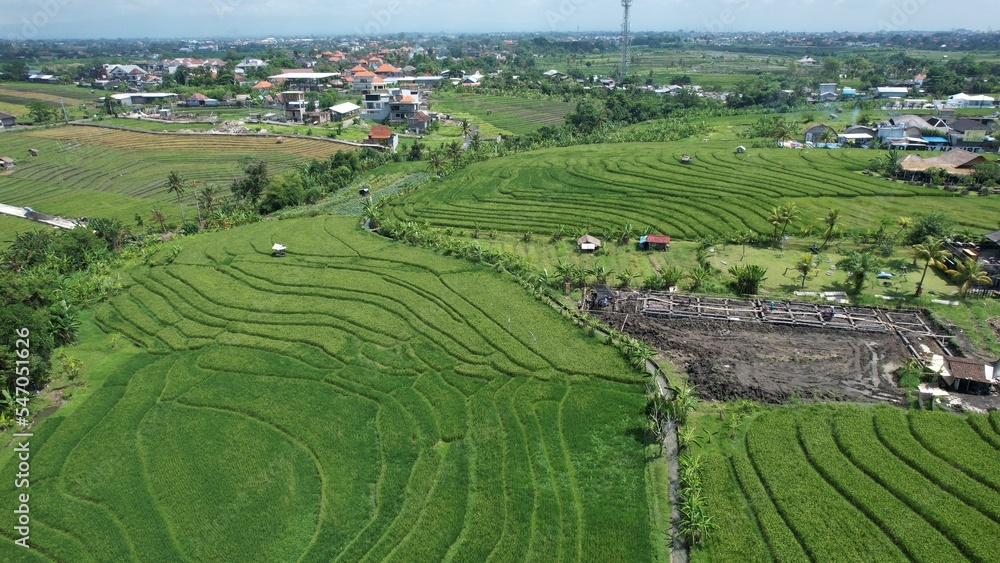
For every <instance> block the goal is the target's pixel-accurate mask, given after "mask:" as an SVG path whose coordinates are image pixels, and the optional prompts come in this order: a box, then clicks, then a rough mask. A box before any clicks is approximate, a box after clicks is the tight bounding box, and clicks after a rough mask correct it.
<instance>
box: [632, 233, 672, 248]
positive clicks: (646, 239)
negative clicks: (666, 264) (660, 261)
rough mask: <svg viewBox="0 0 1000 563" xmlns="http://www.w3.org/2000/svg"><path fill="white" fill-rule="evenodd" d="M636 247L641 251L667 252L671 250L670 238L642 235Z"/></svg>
mask: <svg viewBox="0 0 1000 563" xmlns="http://www.w3.org/2000/svg"><path fill="white" fill-rule="evenodd" d="M636 246H637V247H638V249H639V250H666V249H668V248H670V237H669V236H667V235H642V236H641V237H639V243H638V244H637V245H636Z"/></svg>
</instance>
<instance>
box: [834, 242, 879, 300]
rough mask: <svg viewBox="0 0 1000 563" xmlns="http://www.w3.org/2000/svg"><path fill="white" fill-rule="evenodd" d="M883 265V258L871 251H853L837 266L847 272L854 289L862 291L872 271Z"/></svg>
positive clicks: (855, 291)
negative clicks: (880, 258)
mask: <svg viewBox="0 0 1000 563" xmlns="http://www.w3.org/2000/svg"><path fill="white" fill-rule="evenodd" d="M880 266H881V260H879V259H878V257H877V256H875V255H874V254H872V253H871V252H856V251H855V252H852V253H850V254H848V255H847V256H846V257H845V258H844V259H843V260H841V261H840V262H837V267H838V268H840V269H841V270H844V271H845V272H847V279H848V280H850V281H851V283H852V284H853V286H852V291H853V293H855V294H858V293H861V288H862V287H863V286H864V284H865V278H867V277H868V276H869V275H870V274H871V273H872V272H874V271H875V270H877V269H878V268H879V267H880Z"/></svg>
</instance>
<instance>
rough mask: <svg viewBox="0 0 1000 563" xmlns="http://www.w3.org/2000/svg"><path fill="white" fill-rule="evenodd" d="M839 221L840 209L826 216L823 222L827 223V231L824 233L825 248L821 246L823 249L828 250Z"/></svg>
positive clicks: (833, 210)
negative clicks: (827, 246) (827, 247)
mask: <svg viewBox="0 0 1000 563" xmlns="http://www.w3.org/2000/svg"><path fill="white" fill-rule="evenodd" d="M838 219H840V210H839V209H831V210H830V211H829V212H828V213H827V214H826V219H823V222H824V223H826V230H825V231H823V246H820V248H821V249H822V248H826V245H828V244H830V239H832V238H833V233H834V232H835V230H834V229H835V228H836V226H837V220H838Z"/></svg>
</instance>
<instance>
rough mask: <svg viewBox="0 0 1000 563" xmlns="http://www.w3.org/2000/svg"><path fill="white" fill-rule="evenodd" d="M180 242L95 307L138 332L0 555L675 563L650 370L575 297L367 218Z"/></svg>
mask: <svg viewBox="0 0 1000 563" xmlns="http://www.w3.org/2000/svg"><path fill="white" fill-rule="evenodd" d="M275 242H280V243H282V244H285V245H287V246H288V255H287V256H286V257H284V258H274V257H272V256H271V251H270V249H271V245H272V244H274V243H275ZM175 244H177V245H178V246H180V247H182V250H180V251H179V253H178V254H177V255H176V257H175V259H174V260H172V261H171V260H170V259H169V257H168V254H169V252H168V250H167V249H164V250H163V251H161V252H160V253H159V254H157V255H156V256H154V257H153V258H152V264H151V265H150V266H143V267H141V268H139V269H137V270H134V271H131V272H127V275H128V276H129V281H128V288H127V290H126V291H125V292H124V293H123V294H121V295H119V296H117V297H115V298H113V299H112V300H111V301H110V302H108V303H105V304H102V305H100V306H99V307H98V308H97V309H96V311H95V318H96V322H97V324H98V326H99V327H100V328H101V329H102V330H103V331H104V332H106V333H109V334H116V333H117V334H121V335H124V336H125V338H126V339H127V340H128V341H130V342H131V343H133V344H134V345H135V346H137V347H138V348H137V349H135V350H132V351H129V352H128V353H127V354H123V355H122V356H120V358H121V359H120V360H119V361H111V359H113V358H116V357H118V356H115V355H110V356H109V360H108V361H106V362H105V363H104V364H101V366H100V367H99V370H103V371H104V372H106V373H102V374H97V375H96V376H95V380H96V381H103V384H101V385H100V386H99V387H98V388H97V389H95V390H94V391H93V392H92V393H91V394H90V396H89V397H88V398H87V399H86V401H85V402H83V403H81V404H79V405H77V406H76V407H75V408H74V409H73V410H72V411H69V413H68V414H66V415H64V414H62V413H63V411H57V412H56V413H55V414H53V415H52V416H50V417H48V418H47V419H45V420H44V422H42V423H41V424H40V425H39V426H38V427H37V428H35V429H34V434H35V436H34V438H33V441H32V444H33V446H32V447H33V449H32V466H31V470H32V473H31V475H32V482H31V497H32V503H33V504H32V505H31V510H32V512H31V514H32V516H31V518H32V520H31V522H32V535H31V540H32V547H33V549H32V550H31V551H30V552H26V551H24V550H23V549H22V548H19V547H15V546H14V544H13V542H12V541H11V534H12V533H13V532H12V531H11V529H12V528H11V526H12V518H13V514H12V513H11V512H10V511H9V510H8V511H4V513H2V514H0V536H2V537H0V560H6V561H12V560H19V561H24V560H37V561H47V560H59V561H90V560H111V561H123V560H135V559H150V560H163V561H187V560H191V561H250V560H254V561H331V560H333V561H435V560H443V559H447V560H464V561H523V560H538V559H552V560H556V559H558V560H595V561H612V560H615V561H645V560H650V559H652V558H653V557H654V554H655V553H656V549H657V548H656V546H655V545H654V544H655V542H656V541H657V538H662V535H660V534H661V532H662V531H657V530H655V529H654V527H655V524H653V522H657V521H661V520H662V517H661V516H656V517H655V518H654V514H652V509H651V502H653V501H652V500H651V499H654V498H658V494H659V493H658V492H657V489H656V487H657V485H655V484H654V483H655V480H654V479H652V478H651V477H650V476H649V475H650V472H649V467H651V465H650V464H647V460H646V452H644V450H643V440H642V433H641V430H639V429H640V428H641V427H642V426H643V418H644V415H643V407H644V404H645V402H644V398H643V394H642V393H643V388H642V385H641V378H640V377H639V376H638V374H636V372H634V371H632V369H631V368H630V367H629V366H628V365H627V364H626V363H625V360H624V359H623V358H622V357H621V356H620V355H619V353H618V352H617V351H616V350H614V349H613V348H611V347H606V346H601V345H598V344H597V341H596V340H594V339H593V338H591V337H589V336H587V335H586V334H585V333H584V331H583V330H582V329H579V328H577V327H576V326H574V325H572V324H571V323H568V322H566V321H565V320H564V319H563V318H562V317H560V315H559V313H557V312H556V311H555V310H553V309H551V308H550V307H548V306H546V305H544V304H542V303H540V302H538V301H537V300H535V299H533V298H532V297H531V296H529V295H528V294H527V293H524V292H522V291H520V290H519V289H516V286H514V285H513V284H511V283H510V282H508V281H505V280H503V279H502V278H501V277H500V276H499V274H497V273H495V272H493V271H491V270H489V269H486V268H484V267H480V266H476V265H472V264H470V263H467V262H463V261H458V260H454V259H450V258H446V257H442V256H438V255H435V254H433V253H430V252H428V251H424V250H420V249H414V248H411V247H404V246H403V245H401V244H398V243H393V242H389V241H386V240H384V239H382V238H380V237H377V236H376V235H372V234H368V233H362V232H361V231H360V230H359V229H358V228H357V226H356V219H352V218H345V217H330V216H328V217H317V218H311V219H293V220H284V221H269V222H265V223H258V224H255V225H251V226H247V227H241V228H237V229H232V230H229V231H224V232H220V233H213V234H211V235H199V236H196V237H191V238H183V239H180V240H178V241H176V242H175ZM651 450H652V451H653V452H655V448H651ZM12 463H13V461H11V460H10V458H8V462H7V463H6V464H5V465H4V467H3V469H2V471H3V472H4V474H12V471H13V466H12V465H11V464H12ZM661 473H662V472H661ZM0 488H2V489H3V492H2V494H3V495H7V498H12V495H14V493H15V489H14V488H13V482H12V480H5V481H4V482H3V483H2V484H0Z"/></svg>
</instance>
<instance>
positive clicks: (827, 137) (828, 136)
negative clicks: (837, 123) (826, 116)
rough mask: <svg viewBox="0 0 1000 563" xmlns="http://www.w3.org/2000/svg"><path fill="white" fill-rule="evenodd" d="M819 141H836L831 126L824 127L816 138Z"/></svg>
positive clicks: (834, 132) (835, 135)
mask: <svg viewBox="0 0 1000 563" xmlns="http://www.w3.org/2000/svg"><path fill="white" fill-rule="evenodd" d="M817 140H818V141H819V142H821V143H833V142H836V141H837V132H836V131H834V130H833V129H832V128H828V129H824V130H823V132H822V133H820V135H819V139H817Z"/></svg>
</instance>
